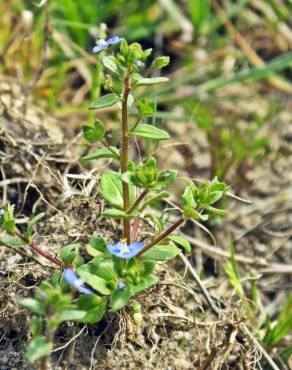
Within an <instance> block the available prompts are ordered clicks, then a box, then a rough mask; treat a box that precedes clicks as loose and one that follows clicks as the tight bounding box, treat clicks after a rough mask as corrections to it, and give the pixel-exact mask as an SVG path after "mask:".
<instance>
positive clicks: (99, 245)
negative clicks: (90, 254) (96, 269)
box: [89, 236, 107, 253]
mask: <svg viewBox="0 0 292 370" xmlns="http://www.w3.org/2000/svg"><path fill="white" fill-rule="evenodd" d="M89 244H90V245H91V247H92V248H94V249H96V250H97V251H99V252H101V253H105V252H106V251H107V246H106V243H105V241H104V239H103V238H102V237H101V236H95V237H93V238H91V239H90V241H89Z"/></svg>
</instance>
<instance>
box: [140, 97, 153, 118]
mask: <svg viewBox="0 0 292 370" xmlns="http://www.w3.org/2000/svg"><path fill="white" fill-rule="evenodd" d="M137 108H138V111H139V113H140V116H141V117H152V116H154V114H155V111H156V107H155V103H153V102H149V101H147V100H145V99H143V100H140V101H139V102H138V103H137Z"/></svg>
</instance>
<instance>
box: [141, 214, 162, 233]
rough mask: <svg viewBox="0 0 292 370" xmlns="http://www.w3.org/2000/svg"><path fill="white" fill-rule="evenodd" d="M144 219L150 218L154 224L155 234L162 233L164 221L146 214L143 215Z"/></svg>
mask: <svg viewBox="0 0 292 370" xmlns="http://www.w3.org/2000/svg"><path fill="white" fill-rule="evenodd" d="M145 218H150V219H151V220H152V221H153V223H154V226H155V230H156V232H157V233H162V231H163V229H164V226H165V224H164V221H163V220H162V218H161V217H158V216H157V215H154V214H150V213H148V214H147V215H145Z"/></svg>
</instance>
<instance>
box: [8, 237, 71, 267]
mask: <svg viewBox="0 0 292 370" xmlns="http://www.w3.org/2000/svg"><path fill="white" fill-rule="evenodd" d="M14 233H15V235H16V236H17V237H18V238H19V239H21V240H23V241H24V242H25V243H27V244H28V245H29V246H30V247H31V249H33V250H34V251H35V252H36V253H37V254H39V255H41V256H43V257H45V258H46V259H47V260H49V261H51V262H53V263H54V264H55V265H57V266H59V267H61V268H63V269H64V268H68V267H71V266H69V265H65V263H63V262H62V261H61V260H59V259H58V258H56V257H54V256H51V255H50V254H49V253H47V252H45V251H44V250H42V249H41V248H40V247H38V246H37V245H36V244H35V243H33V242H30V241H29V240H28V239H26V238H25V237H24V236H23V235H22V234H21V233H19V232H18V231H15V232H14Z"/></svg>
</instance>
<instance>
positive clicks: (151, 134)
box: [129, 123, 170, 140]
mask: <svg viewBox="0 0 292 370" xmlns="http://www.w3.org/2000/svg"><path fill="white" fill-rule="evenodd" d="M129 136H140V137H145V138H147V139H153V140H168V139H170V136H169V134H168V133H167V132H166V131H164V130H161V129H159V128H157V127H155V126H153V125H147V124H146V123H140V124H139V125H138V126H137V127H136V128H135V129H134V130H133V131H130V132H129Z"/></svg>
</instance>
